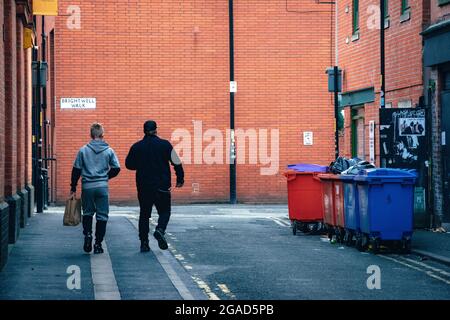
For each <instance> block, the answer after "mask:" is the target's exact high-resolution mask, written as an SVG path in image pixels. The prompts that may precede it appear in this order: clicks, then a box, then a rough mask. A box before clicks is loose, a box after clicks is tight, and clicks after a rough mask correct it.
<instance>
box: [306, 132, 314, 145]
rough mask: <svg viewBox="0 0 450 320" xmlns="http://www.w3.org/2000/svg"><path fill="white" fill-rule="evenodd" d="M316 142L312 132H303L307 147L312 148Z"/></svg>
mask: <svg viewBox="0 0 450 320" xmlns="http://www.w3.org/2000/svg"><path fill="white" fill-rule="evenodd" d="M313 142H314V136H313V133H312V132H311V131H305V132H303V144H304V145H305V146H312V145H313Z"/></svg>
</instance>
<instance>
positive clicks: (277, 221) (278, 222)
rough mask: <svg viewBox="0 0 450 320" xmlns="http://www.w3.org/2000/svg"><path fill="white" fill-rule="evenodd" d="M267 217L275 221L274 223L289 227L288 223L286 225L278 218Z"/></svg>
mask: <svg viewBox="0 0 450 320" xmlns="http://www.w3.org/2000/svg"><path fill="white" fill-rule="evenodd" d="M267 219H269V220H271V221H273V222H275V223H276V224H277V225H279V226H282V227H285V228H286V227H290V226H289V225H286V224H285V222H284V221H280V220H278V219H277V218H274V217H268V218H267Z"/></svg>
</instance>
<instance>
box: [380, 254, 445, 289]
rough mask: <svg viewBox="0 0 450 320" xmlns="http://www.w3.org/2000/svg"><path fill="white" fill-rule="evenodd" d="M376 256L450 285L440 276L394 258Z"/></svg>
mask: <svg viewBox="0 0 450 320" xmlns="http://www.w3.org/2000/svg"><path fill="white" fill-rule="evenodd" d="M378 256H379V257H380V258H383V259H387V260H390V261H393V262H396V263H399V264H401V265H404V266H406V267H408V268H411V269H414V270H416V271H419V272H422V273H425V274H426V275H428V276H429V277H431V278H434V279H436V280H439V281H442V282H444V283H446V284H448V285H450V281H449V280H446V279H444V278H441V277H440V276H437V275H435V274H434V273H433V272H432V271H427V270H423V269H421V268H419V267H416V266H413V265H411V264H409V263H406V262H403V261H401V260H398V259H395V258H392V257H388V256H385V255H378Z"/></svg>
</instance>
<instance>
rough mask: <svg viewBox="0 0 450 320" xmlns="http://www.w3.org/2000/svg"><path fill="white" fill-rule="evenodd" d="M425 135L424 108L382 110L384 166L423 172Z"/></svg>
mask: <svg viewBox="0 0 450 320" xmlns="http://www.w3.org/2000/svg"><path fill="white" fill-rule="evenodd" d="M426 133H427V132H426V121H425V109H423V108H408V109H406V108H401V109H400V108H398V109H380V147H381V150H380V152H381V166H382V167H387V168H405V169H417V170H420V169H421V167H422V165H423V163H425V161H426V160H427V158H426V153H427V148H426Z"/></svg>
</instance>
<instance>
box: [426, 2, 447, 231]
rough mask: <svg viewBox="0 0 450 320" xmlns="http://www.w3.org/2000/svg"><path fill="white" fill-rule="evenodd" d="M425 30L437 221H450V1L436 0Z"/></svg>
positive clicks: (431, 7) (427, 97)
mask: <svg viewBox="0 0 450 320" xmlns="http://www.w3.org/2000/svg"><path fill="white" fill-rule="evenodd" d="M429 14H430V19H429V22H428V23H427V25H426V26H425V28H424V31H423V32H422V36H423V40H424V51H423V61H424V67H425V74H424V79H425V84H426V86H425V88H424V89H425V90H424V95H425V99H426V102H427V105H429V106H431V123H432V128H433V132H432V141H431V142H432V143H431V145H432V148H431V150H432V152H431V154H432V172H433V174H432V177H433V180H432V195H433V211H434V213H435V217H436V219H435V224H436V225H439V224H441V223H446V224H447V225H448V224H449V223H450V207H449V205H450V185H449V183H450V180H449V177H450V175H449V173H450V172H449V169H448V168H450V166H449V164H450V163H449V161H450V149H449V147H448V145H449V141H450V140H449V139H450V127H449V125H450V45H449V43H450V1H449V0H432V1H431V5H430V10H429Z"/></svg>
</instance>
